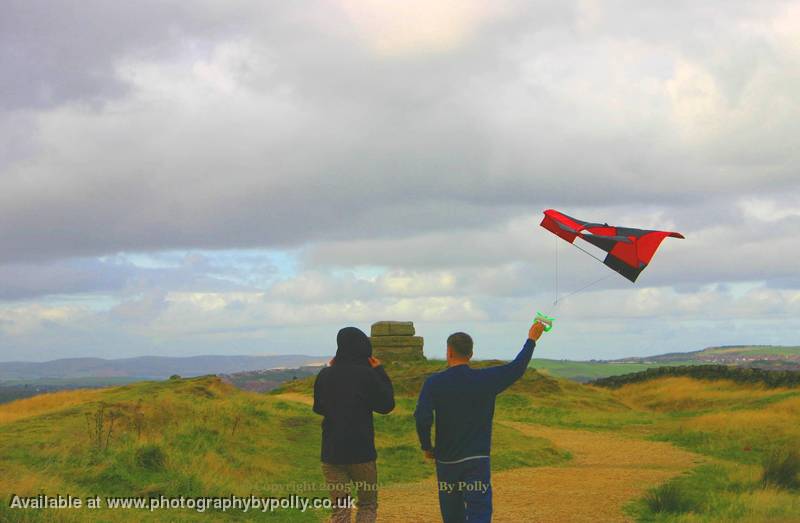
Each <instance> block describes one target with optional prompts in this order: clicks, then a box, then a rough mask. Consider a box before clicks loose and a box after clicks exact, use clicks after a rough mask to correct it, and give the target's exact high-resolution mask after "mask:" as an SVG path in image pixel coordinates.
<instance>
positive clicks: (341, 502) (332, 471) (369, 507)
mask: <svg viewBox="0 0 800 523" xmlns="http://www.w3.org/2000/svg"><path fill="white" fill-rule="evenodd" d="M322 474H323V476H325V483H327V485H328V491H329V492H330V496H331V500H332V501H333V515H332V516H331V519H330V521H331V523H350V508H349V507H348V506H347V504H346V501H347V500H346V498H347V497H348V496H352V495H355V494H356V493H357V496H358V502H357V503H356V507H358V511H357V512H356V522H357V523H374V521H375V518H376V517H377V515H378V468H377V467H376V466H375V462H374V461H367V462H366V463H355V464H352V465H333V464H331V463H324V462H323V463H322ZM354 491H355V492H354ZM343 498H344V499H343Z"/></svg>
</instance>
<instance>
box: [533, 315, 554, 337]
mask: <svg viewBox="0 0 800 523" xmlns="http://www.w3.org/2000/svg"><path fill="white" fill-rule="evenodd" d="M533 321H534V322H537V321H538V322H539V323H541V324H542V325H544V331H545V332H550V329H552V328H553V322H554V321H556V319H555V318H551V317H550V316H545V315H544V314H542V313H541V312H538V311H537V312H536V319H535V320H533Z"/></svg>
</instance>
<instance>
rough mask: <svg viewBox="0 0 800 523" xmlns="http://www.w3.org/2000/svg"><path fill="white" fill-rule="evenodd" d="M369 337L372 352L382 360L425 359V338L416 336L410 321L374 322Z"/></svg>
mask: <svg viewBox="0 0 800 523" xmlns="http://www.w3.org/2000/svg"><path fill="white" fill-rule="evenodd" d="M370 334H371V336H370V338H369V340H370V342H371V343H372V354H373V355H374V356H375V357H376V358H378V359H379V360H381V361H416V360H424V359H425V356H424V355H423V353H422V345H423V342H424V340H423V338H422V337H421V336H414V334H415V331H414V323H413V322H410V321H379V322H377V323H373V324H372V330H371V332H370Z"/></svg>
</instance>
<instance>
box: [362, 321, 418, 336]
mask: <svg viewBox="0 0 800 523" xmlns="http://www.w3.org/2000/svg"><path fill="white" fill-rule="evenodd" d="M370 334H371V335H372V336H413V335H414V334H416V332H415V331H414V323H413V322H410V321H379V322H377V323H373V324H372V329H371V332H370Z"/></svg>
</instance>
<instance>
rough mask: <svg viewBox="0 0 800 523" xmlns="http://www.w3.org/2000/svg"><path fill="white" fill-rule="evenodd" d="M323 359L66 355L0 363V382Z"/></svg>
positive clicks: (147, 375)
mask: <svg viewBox="0 0 800 523" xmlns="http://www.w3.org/2000/svg"><path fill="white" fill-rule="evenodd" d="M325 361H327V358H326V357H323V356H302V355H295V354H286V355H277V356H241V355H237V356H189V357H167V356H141V357H137V358H122V359H103V358H67V359H59V360H52V361H44V362H30V361H5V362H0V381H21V380H37V379H42V378H57V379H76V378H112V377H113V378H142V379H163V378H168V377H170V376H171V375H173V374H179V375H180V376H183V377H192V376H203V375H206V374H229V373H233V372H242V371H254V370H261V369H276V368H292V367H300V366H303V365H310V364H314V363H322V362H325Z"/></svg>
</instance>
